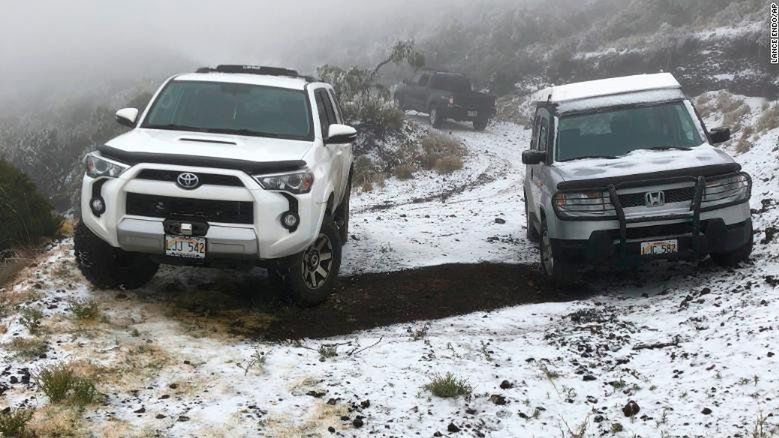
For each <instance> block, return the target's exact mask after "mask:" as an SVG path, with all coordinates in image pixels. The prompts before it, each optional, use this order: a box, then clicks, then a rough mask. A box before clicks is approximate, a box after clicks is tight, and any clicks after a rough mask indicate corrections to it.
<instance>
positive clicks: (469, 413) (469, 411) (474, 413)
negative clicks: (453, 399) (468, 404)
mask: <svg viewBox="0 0 779 438" xmlns="http://www.w3.org/2000/svg"><path fill="white" fill-rule="evenodd" d="M477 412H478V411H477V410H476V409H473V408H468V409H466V410H465V413H466V414H468V415H476V413H477Z"/></svg>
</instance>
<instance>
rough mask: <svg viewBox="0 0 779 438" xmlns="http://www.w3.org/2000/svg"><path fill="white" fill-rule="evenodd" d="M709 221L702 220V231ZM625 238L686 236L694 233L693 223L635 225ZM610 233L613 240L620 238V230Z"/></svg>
mask: <svg viewBox="0 0 779 438" xmlns="http://www.w3.org/2000/svg"><path fill="white" fill-rule="evenodd" d="M707 225H708V222H707V221H701V224H700V232H701V233H702V234H703V233H705V232H706V227H707ZM625 231H626V235H625V238H627V239H628V240H646V239H653V238H662V237H667V236H684V235H688V234H691V233H692V224H691V223H689V222H681V223H677V224H666V225H653V226H649V227H634V228H628V229H626V230H625ZM609 235H610V237H611V238H612V239H613V240H619V230H610V231H609Z"/></svg>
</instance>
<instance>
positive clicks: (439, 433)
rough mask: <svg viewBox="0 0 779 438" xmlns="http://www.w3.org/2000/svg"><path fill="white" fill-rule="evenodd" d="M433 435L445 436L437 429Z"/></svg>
mask: <svg viewBox="0 0 779 438" xmlns="http://www.w3.org/2000/svg"><path fill="white" fill-rule="evenodd" d="M433 436H435V437H439V436H444V434H442V433H441V432H439V431H436V432H435V433H434V434H433Z"/></svg>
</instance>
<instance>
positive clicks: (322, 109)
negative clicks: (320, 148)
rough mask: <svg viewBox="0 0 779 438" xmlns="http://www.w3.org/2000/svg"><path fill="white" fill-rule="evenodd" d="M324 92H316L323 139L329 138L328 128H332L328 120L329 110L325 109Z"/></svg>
mask: <svg viewBox="0 0 779 438" xmlns="http://www.w3.org/2000/svg"><path fill="white" fill-rule="evenodd" d="M322 91H323V90H321V89H320V90H316V91H315V92H314V96H316V109H317V113H318V115H319V126H320V127H321V132H322V138H326V137H327V128H328V127H329V126H330V122H329V121H328V119H327V109H326V108H325V97H324V95H323V93H322Z"/></svg>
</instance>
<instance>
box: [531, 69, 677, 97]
mask: <svg viewBox="0 0 779 438" xmlns="http://www.w3.org/2000/svg"><path fill="white" fill-rule="evenodd" d="M681 87H682V86H681V85H680V84H679V82H678V81H677V80H676V78H675V77H674V76H673V75H672V74H670V73H657V74H649V75H646V74H645V75H634V76H623V77H619V78H609V79H599V80H596V81H587V82H577V83H573V84H567V85H559V86H554V87H548V88H544V89H543V90H540V91H537V92H536V93H534V94H533V101H534V102H551V103H561V102H570V101H573V100H581V99H590V98H594V97H604V96H614V95H618V94H627V93H637V92H642V91H652V90H665V89H677V90H678V89H681Z"/></svg>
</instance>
